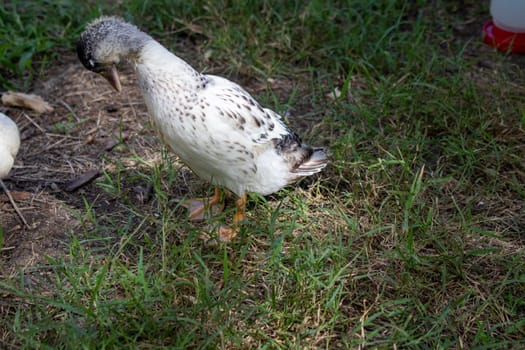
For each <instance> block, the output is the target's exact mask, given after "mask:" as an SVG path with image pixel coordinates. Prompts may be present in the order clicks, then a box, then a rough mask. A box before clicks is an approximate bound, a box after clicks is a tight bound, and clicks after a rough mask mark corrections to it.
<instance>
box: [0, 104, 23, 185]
mask: <svg viewBox="0 0 525 350" xmlns="http://www.w3.org/2000/svg"><path fill="white" fill-rule="evenodd" d="M19 148H20V133H19V132H18V127H17V126H16V124H15V122H14V121H13V120H11V118H9V117H8V116H6V115H5V114H3V113H0V179H3V178H6V177H7V175H8V174H9V171H11V168H12V167H13V164H14V162H15V157H16V154H17V153H18V149H19Z"/></svg>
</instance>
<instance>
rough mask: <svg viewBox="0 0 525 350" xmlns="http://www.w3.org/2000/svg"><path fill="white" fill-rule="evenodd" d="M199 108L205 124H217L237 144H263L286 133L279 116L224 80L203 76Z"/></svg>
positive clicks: (287, 130)
mask: <svg viewBox="0 0 525 350" xmlns="http://www.w3.org/2000/svg"><path fill="white" fill-rule="evenodd" d="M206 78H207V82H206V87H205V88H204V89H203V90H202V91H201V94H200V97H201V103H200V107H201V108H203V111H204V115H205V118H206V119H208V120H209V123H210V124H211V123H217V124H220V125H217V124H216V125H214V127H215V128H222V129H223V132H224V133H229V134H231V136H233V137H235V138H237V141H238V142H241V143H253V144H265V143H271V142H274V140H275V139H281V138H283V137H284V136H285V135H287V134H289V133H290V130H289V129H288V128H287V127H286V126H285V125H284V123H283V122H282V120H281V116H280V115H279V114H277V113H275V112H274V111H272V110H270V109H267V108H263V107H261V105H260V104H259V103H258V102H257V101H255V99H254V98H253V97H252V96H251V95H250V94H249V93H248V92H247V91H246V90H244V89H243V88H242V87H240V86H239V85H237V84H235V83H234V82H231V81H229V80H227V79H225V78H221V77H218V76H213V75H207V76H206Z"/></svg>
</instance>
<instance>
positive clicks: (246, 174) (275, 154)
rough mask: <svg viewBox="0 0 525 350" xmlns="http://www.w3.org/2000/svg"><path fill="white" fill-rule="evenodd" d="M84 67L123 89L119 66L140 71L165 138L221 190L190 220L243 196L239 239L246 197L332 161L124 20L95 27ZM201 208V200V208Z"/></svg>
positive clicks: (105, 20)
mask: <svg viewBox="0 0 525 350" xmlns="http://www.w3.org/2000/svg"><path fill="white" fill-rule="evenodd" d="M77 53H78V57H79V59H80V61H81V62H82V64H83V65H84V66H85V67H86V68H87V69H89V70H91V71H93V72H96V73H99V74H100V75H102V76H103V77H104V78H106V79H107V80H108V82H109V83H110V84H111V85H112V86H113V87H114V88H115V90H117V91H120V90H121V84H120V80H119V76H118V71H117V68H116V66H117V65H118V64H119V63H120V62H121V61H127V62H130V63H131V64H132V65H133V67H134V68H135V72H136V74H137V77H138V83H139V86H140V89H141V91H142V95H143V97H144V100H145V102H146V106H147V108H148V111H149V113H150V115H151V117H152V119H153V122H154V124H155V125H156V128H157V129H158V131H159V133H160V137H161V139H162V141H163V142H165V143H166V144H167V145H168V146H169V147H170V148H171V149H172V150H173V152H175V153H176V154H177V155H178V156H179V158H180V159H181V160H182V162H183V163H185V164H186V165H187V166H188V167H189V168H191V169H192V170H193V172H195V173H196V174H197V175H198V176H199V177H201V178H202V179H204V180H207V181H209V182H211V183H212V184H214V185H216V186H217V189H216V190H215V195H214V196H213V197H211V198H210V199H209V200H207V201H200V202H199V204H198V205H196V206H193V207H192V210H191V212H190V219H196V218H199V217H201V216H202V214H203V212H204V211H205V210H206V209H209V208H211V207H214V206H217V205H218V204H219V202H220V197H221V191H220V188H226V189H228V190H230V191H231V192H233V193H235V194H236V195H237V196H239V199H238V200H237V203H236V212H235V215H234V217H233V223H234V225H233V227H231V228H229V227H221V228H220V231H219V236H220V238H221V239H223V240H230V239H231V238H233V237H234V236H235V235H236V234H237V232H238V229H239V223H240V222H241V221H242V220H243V219H244V213H245V211H244V210H245V204H246V193H247V192H257V193H260V194H262V195H268V194H271V193H274V192H277V191H279V190H280V189H282V188H283V187H284V186H286V185H288V184H291V183H293V182H295V181H297V180H298V179H300V178H301V177H304V176H309V175H312V174H315V173H317V172H319V171H321V170H322V169H323V168H324V167H325V166H326V164H327V162H328V159H327V158H328V157H327V152H326V151H325V150H324V149H323V148H314V147H310V146H307V145H305V144H304V143H303V142H302V141H301V139H300V138H299V136H298V135H297V134H296V133H295V132H293V131H292V130H290V129H289V128H288V127H287V126H286V125H285V124H284V123H283V121H282V118H281V116H280V115H278V114H277V113H275V112H273V111H272V110H270V109H267V108H263V107H261V105H260V104H259V103H258V102H257V101H255V99H254V98H253V97H252V96H250V94H249V93H248V92H246V91H245V90H244V89H243V88H242V87H240V86H239V85H237V84H236V83H234V82H231V81H229V80H227V79H225V78H221V77H218V76H214V75H206V74H201V73H199V72H197V71H196V70H195V69H193V68H192V67H191V66H190V65H189V64H188V63H186V62H185V61H183V60H182V59H180V58H179V57H177V56H175V55H174V54H173V53H171V52H170V51H168V50H167V49H166V48H165V47H163V46H162V45H161V44H160V43H158V42H157V41H155V40H154V39H153V38H152V37H151V36H149V35H148V34H146V33H144V32H142V31H141V30H140V29H138V28H137V27H136V26H134V25H132V24H130V23H127V22H125V21H123V20H121V19H119V18H116V17H101V18H98V19H96V20H94V21H92V22H91V23H89V24H88V25H87V27H86V29H85V31H84V32H83V33H82V34H81V36H80V39H79V41H78V43H77ZM193 203H195V202H193Z"/></svg>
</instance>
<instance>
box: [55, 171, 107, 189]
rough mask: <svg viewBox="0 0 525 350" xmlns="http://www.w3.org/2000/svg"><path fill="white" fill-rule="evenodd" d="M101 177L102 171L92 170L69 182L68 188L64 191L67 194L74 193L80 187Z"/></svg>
mask: <svg viewBox="0 0 525 350" xmlns="http://www.w3.org/2000/svg"><path fill="white" fill-rule="evenodd" d="M99 175H100V171H98V170H90V171H87V172H85V173H84V174H82V175H80V176H78V177H76V178H75V179H73V180H72V181H70V182H68V183H67V184H66V186H65V187H64V190H65V191H67V192H73V191H75V190H77V189H79V188H80V187H82V186H84V185H87V184H88V183H89V182H91V181H92V180H93V179H95V178H96V177H98V176H99Z"/></svg>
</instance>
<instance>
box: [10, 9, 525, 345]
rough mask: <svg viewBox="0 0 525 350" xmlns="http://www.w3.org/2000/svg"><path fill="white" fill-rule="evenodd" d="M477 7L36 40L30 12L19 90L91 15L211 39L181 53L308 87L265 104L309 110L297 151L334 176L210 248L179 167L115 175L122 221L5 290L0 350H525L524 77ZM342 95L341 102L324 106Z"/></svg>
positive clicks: (42, 35)
mask: <svg viewBox="0 0 525 350" xmlns="http://www.w3.org/2000/svg"><path fill="white" fill-rule="evenodd" d="M227 3H228V5H229V6H225V5H226V4H227ZM463 3H464V7H463V8H460V7H457V5H456V2H454V1H434V2H432V4H427V2H424V1H417V2H408V1H407V2H403V1H387V0H383V1H379V0H378V1H346V2H345V1H311V2H307V3H305V2H303V1H295V2H294V1H288V2H281V3H277V4H274V3H273V2H268V1H248V2H246V3H245V4H244V5H231V4H229V2H226V1H219V0H216V1H198V2H193V3H192V2H180V3H176V4H172V2H171V1H146V2H139V1H131V2H130V3H129V4H128V6H127V7H124V6H123V5H120V6H119V5H115V6H114V7H113V8H112V9H107V8H106V7H104V5H98V6H88V5H76V4H75V5H73V4H72V3H69V2H65V1H64V2H53V3H48V4H46V5H44V6H39V8H42V9H44V12H45V13H51V11H55V10H56V9H57V8H58V9H60V11H61V12H60V15H59V16H56V17H55V16H43V17H38V20H37V21H35V22H31V24H30V25H29V26H28V27H26V26H23V25H20V23H19V21H17V18H26V19H27V18H30V17H31V11H32V10H33V11H34V9H33V7H35V6H36V5H34V4H32V3H31V2H17V1H12V2H9V4H10V5H9V6H6V7H5V8H4V9H2V10H1V11H2V12H1V14H2V17H1V18H2V20H3V21H4V23H7V24H6V25H2V26H0V28H1V29H0V31H1V32H0V34H1V37H3V38H6V36H5V35H9V36H8V37H13V38H15V37H16V38H17V39H16V41H13V42H16V43H17V44H16V45H12V44H11V45H9V48H8V50H6V49H4V51H3V52H7V54H4V55H0V57H1V60H2V62H1V63H2V64H1V66H2V67H3V68H2V70H7V72H9V75H8V77H9V78H14V75H15V74H18V75H24V74H25V75H26V76H28V75H27V74H29V73H31V74H32V75H29V78H31V77H34V73H39V72H40V73H42V72H43V71H45V67H47V66H49V65H52V64H53V59H54V57H55V56H54V54H52V52H53V48H55V47H57V46H61V47H66V48H67V47H71V43H72V40H73V38H74V37H75V35H77V34H78V32H79V31H80V30H81V28H82V25H83V23H84V22H85V21H86V20H87V17H93V16H96V15H98V14H99V13H118V14H120V15H122V16H124V17H125V18H128V19H130V20H134V21H135V23H137V24H138V25H139V26H141V27H143V28H145V29H147V30H148V31H150V32H151V33H153V35H154V36H155V37H157V38H159V40H161V41H162V42H163V43H164V44H165V45H167V46H170V47H175V46H176V43H177V42H178V41H180V40H195V41H197V42H198V43H199V45H198V52H194V53H191V52H182V53H181V54H182V56H185V57H186V58H189V57H191V58H192V60H193V62H195V64H196V65H198V66H199V65H200V66H201V67H208V68H209V70H212V71H216V72H220V73H222V74H224V75H227V76H229V77H233V78H235V79H238V80H240V81H242V80H245V81H248V80H249V79H250V78H253V77H262V78H266V77H283V76H284V77H288V78H289V79H290V80H291V81H296V82H297V88H296V89H295V90H294V91H295V93H294V94H291V95H290V96H282V95H278V94H277V92H275V91H272V90H271V89H268V90H267V91H265V92H264V93H262V94H261V95H260V96H258V97H259V99H260V100H262V101H264V102H265V104H266V105H269V106H272V107H273V108H276V109H278V110H281V111H286V110H287V109H289V108H290V107H295V108H296V109H295V111H294V110H292V112H293V113H292V114H294V116H293V118H290V119H291V120H290V122H291V123H292V125H294V126H296V125H297V126H299V124H300V118H301V117H303V116H304V119H305V120H308V121H309V122H310V127H309V128H304V127H303V128H302V129H301V128H300V129H299V130H300V133H301V134H302V135H304V138H305V139H307V140H309V141H311V143H316V144H320V143H325V144H327V145H330V148H331V150H332V153H333V162H332V163H331V165H330V167H329V168H328V169H327V170H326V171H325V172H324V173H323V174H322V175H321V176H319V177H318V178H317V179H316V180H315V181H310V182H308V183H309V184H310V185H309V186H306V185H304V186H299V187H291V188H288V189H286V190H283V191H282V193H279V194H277V195H275V196H272V197H271V198H266V199H265V198H261V197H258V196H256V195H254V196H252V198H251V204H250V210H249V217H248V219H249V223H248V224H247V225H246V228H245V229H243V231H242V232H241V234H240V236H239V237H238V238H237V239H236V240H234V241H233V242H231V243H229V244H218V245H215V246H210V245H206V244H204V243H203V242H202V240H201V239H200V238H199V236H200V228H199V227H196V226H194V225H192V224H190V223H187V222H186V221H185V220H181V217H182V215H181V209H180V208H178V207H177V206H176V204H175V203H174V202H173V201H171V200H170V198H171V196H170V193H172V191H173V188H174V187H175V186H177V181H178V179H180V178H179V177H178V169H176V168H174V167H173V166H171V165H170V162H169V157H168V156H165V157H164V161H163V162H162V163H161V165H159V166H158V167H155V168H148V167H142V168H139V169H138V170H132V171H130V170H127V169H126V168H125V167H123V166H121V165H120V164H118V163H117V164H115V165H116V167H117V170H116V171H115V172H112V173H106V174H105V176H104V178H103V179H102V180H101V181H100V183H99V188H100V190H101V191H104V192H105V193H106V195H108V196H110V197H111V198H113V199H114V200H115V201H116V202H117V203H118V204H117V205H118V206H119V208H120V210H119V215H114V216H112V215H111V213H105V212H98V211H97V203H96V201H95V202H94V203H89V202H86V206H85V209H84V210H80V211H79V212H78V213H77V215H78V217H79V219H80V221H81V222H82V224H83V225H82V227H83V230H81V231H79V232H74V233H73V239H72V241H71V242H70V243H69V254H68V255H67V257H64V258H58V259H50V261H49V264H48V265H45V266H39V267H34V268H32V269H31V270H26V271H24V273H20V274H19V275H18V276H16V277H15V278H13V279H3V280H0V289H2V290H3V291H2V292H1V293H2V295H3V296H5V298H4V300H6V301H2V303H1V309H0V310H1V312H2V317H1V318H0V329H2V330H3V331H2V332H1V333H0V334H1V335H0V341H1V343H0V344H2V347H6V348H9V347H11V348H26V349H33V348H41V349H56V348H65V349H78V348H80V347H82V348H86V349H106V348H108V349H111V348H115V349H116V348H118V349H125V348H130V349H134V348H163V347H165V348H181V349H184V348H202V349H208V348H209V349H215V348H227V349H237V348H239V349H251V348H261V349H290V348H292V349H304V348H329V349H332V348H334V349H344V348H363V347H367V348H395V347H397V348H402V349H411V348H412V349H436V348H439V349H449V348H471V349H500V348H513V347H514V348H518V347H519V346H520V344H521V342H522V339H523V338H524V337H525V322H524V320H525V303H524V300H525V259H524V255H525V254H524V239H523V231H524V230H525V220H524V217H525V212H524V209H523V201H524V199H525V188H524V185H523V184H524V183H525V169H524V165H523V164H524V163H523V159H524V157H525V152H524V149H523V141H524V140H525V134H524V131H523V127H524V123H523V115H525V100H523V94H524V92H525V91H524V88H523V82H524V74H523V70H522V68H521V67H520V65H519V64H516V63H515V62H516V61H514V60H515V58H512V57H508V56H505V55H504V54H500V53H496V52H494V51H492V50H490V49H488V48H486V47H484V46H483V44H482V43H481V41H480V37H479V34H473V35H464V34H463V35H462V34H461V33H460V34H458V30H457V29H456V28H458V27H461V26H468V25H469V23H472V22H471V20H472V19H474V20H478V22H479V23H482V20H483V19H484V18H487V17H488V6H486V4H478V2H475V1H465V2H463ZM15 5H16V6H15ZM86 14H88V15H86ZM480 29H481V27H480ZM49 33H60V35H58V36H50V35H49ZM188 38H189V39H188ZM37 42H38V43H39V44H35V43H37ZM206 52H209V53H211V54H210V58H209V61H208V62H205V61H204V59H203V56H204V54H205V53H206ZM28 53H30V54H28ZM480 60H488V61H491V62H492V64H493V66H494V67H495V68H493V69H483V68H481V67H480V66H479V65H478V63H479V62H480ZM6 62H7V63H6ZM30 62H32V63H30ZM35 62H36V63H35ZM14 81H15V80H9V79H5V80H3V81H2V82H1V83H2V84H4V86H6V84H7V85H11V84H15V83H14ZM336 87H337V88H339V89H340V90H341V91H342V92H343V94H342V96H341V97H340V98H337V99H336V100H333V99H331V98H329V97H327V95H328V94H329V93H330V92H332V91H333V89H334V88H336ZM345 92H346V93H345ZM314 125H315V127H314ZM139 161H140V159H139ZM136 183H140V184H144V183H151V184H152V186H153V193H154V201H153V202H154V205H152V206H151V207H147V208H144V206H137V205H135V204H134V201H133V200H132V198H131V194H130V187H131V185H132V184H136ZM200 190H201V189H200V188H198V189H196V192H197V191H200ZM201 194H202V193H201ZM230 214H231V213H230ZM24 276H26V277H27V276H30V277H31V278H33V279H34V280H36V281H37V282H33V283H31V284H28V283H27V278H24Z"/></svg>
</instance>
